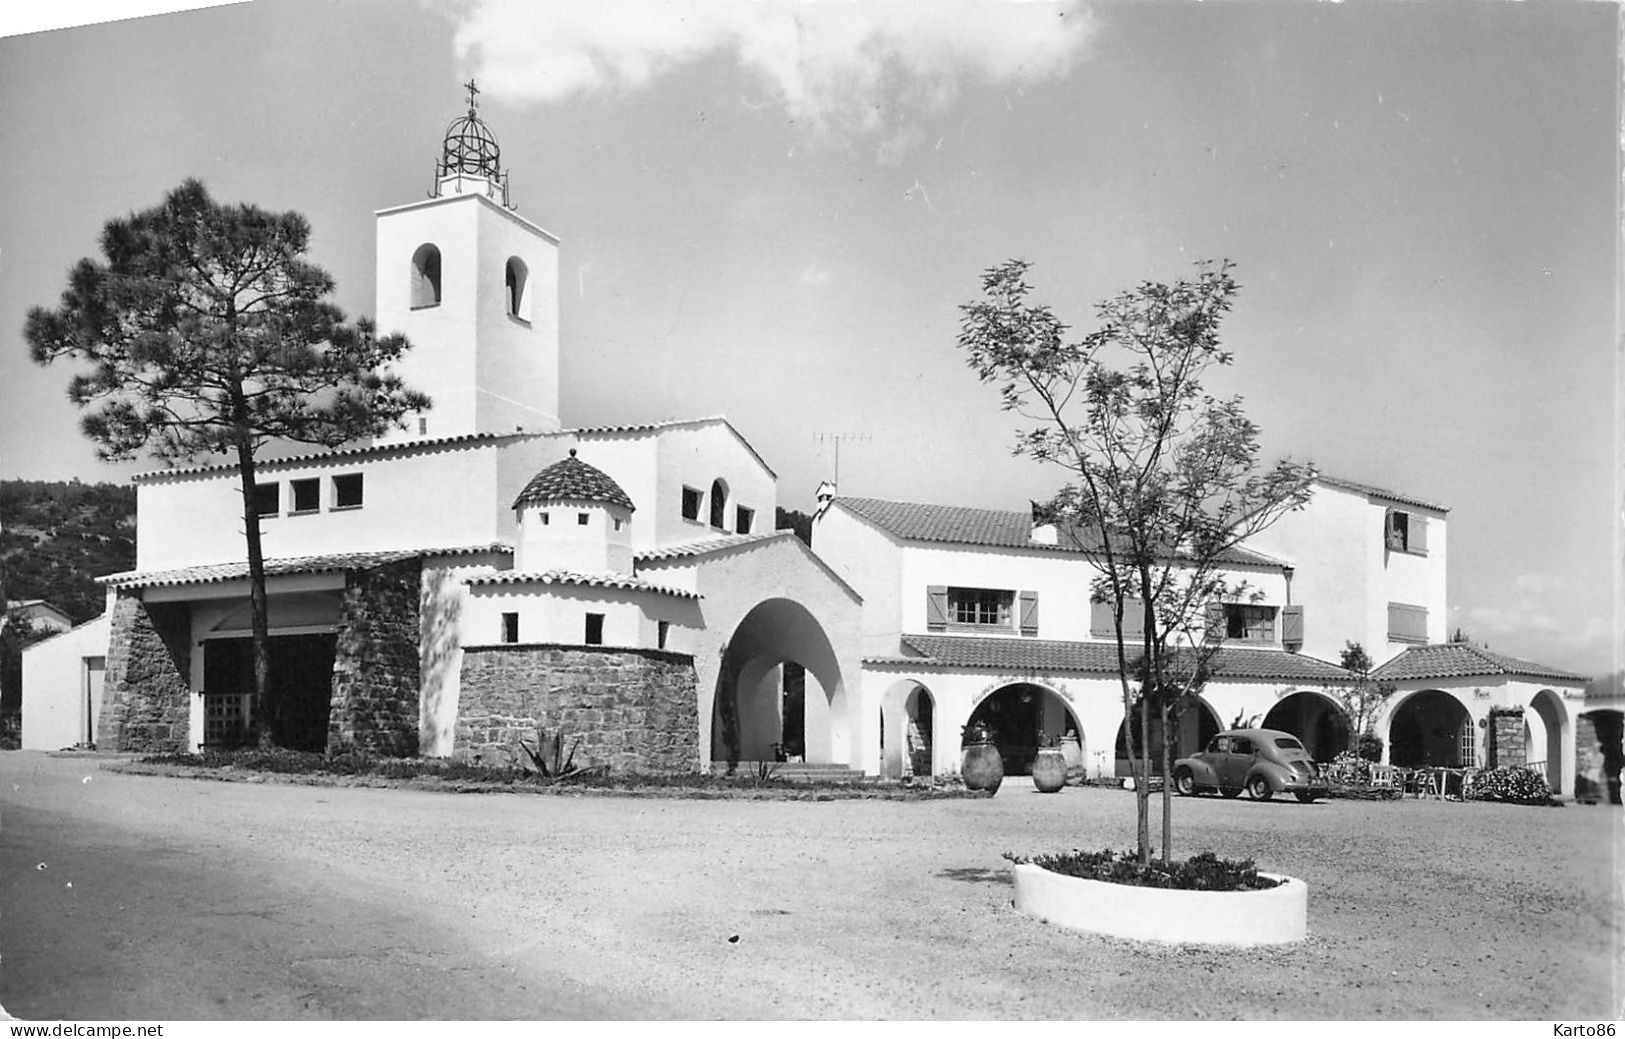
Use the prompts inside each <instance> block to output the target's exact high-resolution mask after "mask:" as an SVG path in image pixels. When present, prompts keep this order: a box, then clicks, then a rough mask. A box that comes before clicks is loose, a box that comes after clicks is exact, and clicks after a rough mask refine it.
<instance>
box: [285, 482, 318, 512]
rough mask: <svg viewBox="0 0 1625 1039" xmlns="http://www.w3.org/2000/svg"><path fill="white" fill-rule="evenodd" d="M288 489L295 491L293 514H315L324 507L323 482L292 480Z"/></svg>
mask: <svg viewBox="0 0 1625 1039" xmlns="http://www.w3.org/2000/svg"><path fill="white" fill-rule="evenodd" d="M288 489H289V490H291V491H293V508H292V509H291V510H289V511H291V512H296V513H297V512H315V511H316V510H317V509H319V508H321V507H322V482H321V481H320V480H314V479H312V480H290V481H288Z"/></svg>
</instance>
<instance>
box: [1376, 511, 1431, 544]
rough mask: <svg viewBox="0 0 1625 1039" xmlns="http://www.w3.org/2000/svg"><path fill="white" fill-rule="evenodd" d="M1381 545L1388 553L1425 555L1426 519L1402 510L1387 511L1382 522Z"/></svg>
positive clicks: (1426, 538)
mask: <svg viewBox="0 0 1625 1039" xmlns="http://www.w3.org/2000/svg"><path fill="white" fill-rule="evenodd" d="M1383 543H1384V544H1385V545H1386V546H1387V548H1388V551H1390V552H1408V553H1410V554H1411V555H1417V556H1425V555H1427V554H1428V521H1427V517H1426V516H1419V515H1417V514H1416V513H1414V512H1406V511H1404V510H1403V509H1389V510H1388V513H1387V515H1386V517H1385V518H1384V521H1383Z"/></svg>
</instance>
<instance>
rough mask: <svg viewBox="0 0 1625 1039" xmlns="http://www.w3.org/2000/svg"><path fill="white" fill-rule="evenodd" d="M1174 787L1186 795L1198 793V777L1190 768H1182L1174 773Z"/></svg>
mask: <svg viewBox="0 0 1625 1039" xmlns="http://www.w3.org/2000/svg"><path fill="white" fill-rule="evenodd" d="M1174 789H1175V790H1178V791H1179V792H1180V793H1181V794H1184V795H1185V796H1186V797H1190V796H1191V795H1192V794H1194V793H1196V777H1195V776H1193V775H1191V770H1190V769H1188V768H1182V769H1180V770H1179V771H1178V772H1175V773H1174Z"/></svg>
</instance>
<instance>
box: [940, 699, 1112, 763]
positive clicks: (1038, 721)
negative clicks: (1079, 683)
mask: <svg viewBox="0 0 1625 1039" xmlns="http://www.w3.org/2000/svg"><path fill="white" fill-rule="evenodd" d="M977 722H982V723H984V724H985V725H987V727H988V731H989V732H991V733H992V734H993V742H994V744H995V745H997V746H998V748H999V755H1000V756H1001V757H1003V758H1004V774H1005V775H1007V776H1027V775H1031V774H1032V770H1033V759H1034V758H1035V757H1037V756H1038V748H1039V747H1041V746H1043V743H1044V740H1045V739H1055V740H1063V739H1065V738H1066V737H1067V734H1068V733H1069V732H1071V733H1074V734H1076V736H1077V739H1078V741H1079V744H1080V746H1081V744H1082V740H1083V726H1082V725H1080V724H1079V723H1078V718H1077V716H1076V715H1075V714H1073V713H1072V709H1071V708H1070V707H1068V706H1067V704H1066V701H1065V700H1062V699H1061V698H1060V697H1059V696H1057V695H1056V694H1055V693H1053V692H1051V691H1050V690H1048V689H1045V688H1044V687H1043V686H1041V685H1034V684H1032V683H1031V682H1017V683H1015V684H1013V685H1007V686H1003V687H1001V688H999V689H995V690H994V691H993V692H991V693H989V694H988V695H987V696H986V697H985V698H984V699H983V700H982V702H981V703H979V704H977V705H976V708H975V709H974V710H973V711H971V714H970V721H969V722H968V723H967V725H975V724H976V723H977ZM1080 756H1081V755H1080Z"/></svg>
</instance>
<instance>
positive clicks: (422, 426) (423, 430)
mask: <svg viewBox="0 0 1625 1039" xmlns="http://www.w3.org/2000/svg"><path fill="white" fill-rule="evenodd" d="M428 432H429V420H428V419H426V418H420V419H418V436H420V437H421V436H425V435H427V434H428Z"/></svg>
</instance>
